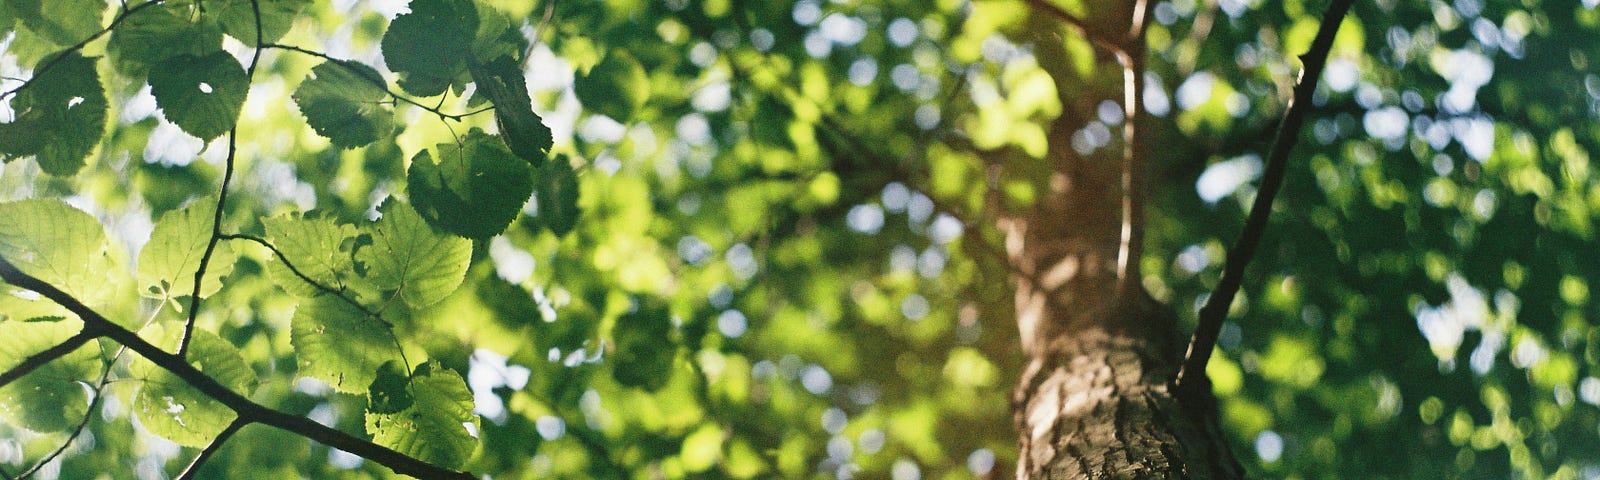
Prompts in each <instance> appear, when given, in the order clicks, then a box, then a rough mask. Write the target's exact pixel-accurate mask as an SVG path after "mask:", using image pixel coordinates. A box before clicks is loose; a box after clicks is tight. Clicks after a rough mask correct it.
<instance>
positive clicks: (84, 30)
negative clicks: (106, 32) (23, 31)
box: [5, 0, 106, 46]
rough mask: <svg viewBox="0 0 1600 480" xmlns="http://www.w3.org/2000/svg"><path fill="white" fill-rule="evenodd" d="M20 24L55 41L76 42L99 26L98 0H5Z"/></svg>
mask: <svg viewBox="0 0 1600 480" xmlns="http://www.w3.org/2000/svg"><path fill="white" fill-rule="evenodd" d="M5 3H6V6H7V7H9V8H10V10H11V14H12V15H15V16H16V19H17V20H21V21H22V26H24V27H27V28H28V30H32V31H33V32H34V33H37V34H39V36H40V37H43V38H45V39H47V40H49V41H51V42H53V43H55V44H56V45H61V46H68V45H72V44H76V43H78V42H80V41H83V40H84V39H86V38H89V36H90V35H94V33H95V32H97V31H99V30H100V14H101V12H104V11H105V10H106V2H104V1H102V0H5Z"/></svg>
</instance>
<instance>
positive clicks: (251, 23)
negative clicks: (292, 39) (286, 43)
mask: <svg viewBox="0 0 1600 480" xmlns="http://www.w3.org/2000/svg"><path fill="white" fill-rule="evenodd" d="M256 3H258V4H259V5H260V8H261V40H262V41H264V42H275V41H277V40H278V39H279V38H282V37H283V34H285V33H288V32H289V28H290V27H293V26H294V19H295V17H298V16H299V15H300V11H301V10H303V9H305V7H306V6H308V5H311V0H257V2H256ZM206 13H208V14H211V15H215V16H216V18H217V20H218V23H221V24H222V31H223V32H224V33H227V34H228V36H230V37H233V38H237V39H239V41H241V42H244V44H245V45H249V46H252V47H253V46H255V45H256V12H255V7H252V6H251V1H250V0H207V2H206Z"/></svg>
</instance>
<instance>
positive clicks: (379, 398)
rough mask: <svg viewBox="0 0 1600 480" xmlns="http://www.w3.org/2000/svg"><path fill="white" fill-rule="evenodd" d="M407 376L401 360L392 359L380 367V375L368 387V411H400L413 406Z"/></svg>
mask: <svg viewBox="0 0 1600 480" xmlns="http://www.w3.org/2000/svg"><path fill="white" fill-rule="evenodd" d="M409 383H410V382H409V380H407V378H406V369H405V367H403V366H401V365H400V362H397V361H394V360H390V361H387V362H384V364H383V366H381V367H378V377H377V378H375V379H373V380H372V386H371V387H369V388H368V389H367V411H368V412H370V413H398V412H400V411H401V410H405V409H406V408H407V407H410V406H411V403H412V398H413V397H412V396H411V390H409V389H408V388H407V387H409V386H410V385H409Z"/></svg>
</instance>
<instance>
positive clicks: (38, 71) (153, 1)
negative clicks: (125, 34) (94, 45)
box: [0, 0, 165, 100]
mask: <svg viewBox="0 0 1600 480" xmlns="http://www.w3.org/2000/svg"><path fill="white" fill-rule="evenodd" d="M163 1H165V0H150V1H149V2H145V3H141V4H139V5H136V6H134V7H133V8H129V9H125V10H123V11H122V13H120V14H117V18H113V19H111V24H110V25H106V28H102V29H100V31H98V32H94V35H90V36H89V38H85V39H83V41H81V42H78V43H76V44H74V45H72V46H70V47H67V49H66V50H62V51H61V52H59V53H67V52H76V51H79V50H83V47H84V46H85V45H88V44H89V42H93V41H94V40H95V39H97V38H100V37H102V36H104V35H105V34H107V33H110V32H111V30H114V29H116V28H117V26H118V25H121V24H122V22H123V21H124V20H127V19H128V17H131V16H133V14H134V13H136V12H138V11H140V10H144V9H145V8H147V7H151V6H154V5H157V4H160V3H161V2H163ZM63 57H66V55H59V54H58V55H56V56H54V57H50V60H48V61H45V62H44V63H43V64H40V65H39V67H38V68H35V69H33V78H30V79H28V81H26V82H22V85H17V88H13V89H10V90H6V92H5V93H0V100H4V99H6V97H10V96H12V95H16V94H18V93H22V91H23V90H27V89H28V87H30V86H33V81H34V80H35V79H38V78H39V75H42V74H44V73H45V72H48V71H50V69H51V68H55V66H56V63H57V62H60V61H61V59H62V58H63Z"/></svg>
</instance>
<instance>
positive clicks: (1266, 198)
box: [1177, 0, 1351, 392]
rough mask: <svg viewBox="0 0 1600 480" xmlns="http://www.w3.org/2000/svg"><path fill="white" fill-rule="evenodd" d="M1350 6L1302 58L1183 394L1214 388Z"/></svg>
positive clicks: (1198, 331) (1185, 371) (1327, 17)
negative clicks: (1225, 342) (1215, 356)
mask: <svg viewBox="0 0 1600 480" xmlns="http://www.w3.org/2000/svg"><path fill="white" fill-rule="evenodd" d="M1350 3H1351V1H1350V0H1333V4H1332V5H1329V6H1328V12H1327V13H1326V14H1324V15H1323V17H1322V25H1321V26H1320V27H1318V28H1317V37H1316V39H1315V40H1313V41H1312V42H1311V49H1310V50H1309V51H1307V52H1306V54H1305V55H1301V56H1300V61H1301V63H1303V64H1304V65H1305V68H1304V69H1302V70H1301V72H1300V80H1299V81H1298V82H1297V83H1296V84H1295V87H1294V98H1292V99H1290V100H1289V109H1288V111H1286V112H1284V114H1283V123H1282V124H1280V125H1279V126H1278V134H1277V137H1276V138H1274V139H1273V141H1272V150H1271V151H1270V152H1269V153H1268V154H1267V168H1266V171H1265V172H1264V173H1262V176H1261V188H1260V189H1259V190H1258V191H1257V192H1256V199H1255V202H1254V203H1252V204H1251V205H1250V216H1249V217H1248V218H1247V219H1245V224H1244V230H1242V231H1240V232H1239V238H1238V240H1235V241H1234V243H1233V248H1231V249H1229V250H1228V258H1227V261H1226V263H1224V264H1223V269H1222V279H1221V280H1219V281H1218V282H1217V289H1216V290H1215V291H1213V292H1212V293H1211V296H1210V297H1209V298H1207V299H1206V304H1205V306H1203V307H1200V320H1199V323H1198V324H1197V325H1196V326H1195V329H1194V337H1193V338H1192V339H1190V342H1189V353H1188V354H1187V355H1185V356H1184V359H1183V367H1182V368H1181V369H1180V370H1178V378H1177V388H1178V389H1179V391H1180V392H1182V391H1184V390H1193V389H1198V388H1200V387H1201V386H1203V385H1206V384H1208V382H1204V381H1202V379H1204V378H1205V370H1206V362H1208V361H1210V360H1211V350H1212V348H1214V347H1215V346H1216V344H1217V334H1218V332H1220V331H1221V329H1222V321H1223V320H1224V319H1226V318H1227V317H1228V306H1229V305H1231V304H1233V298H1234V295H1236V294H1238V293H1239V286H1240V285H1241V283H1242V282H1243V277H1244V268H1245V266H1247V265H1249V264H1250V260H1251V259H1252V258H1254V257H1255V252H1256V246H1257V245H1259V244H1260V243H1261V235H1262V234H1263V233H1265V231H1266V228H1267V216H1268V215H1270V214H1271V212H1272V200H1273V199H1274V198H1276V197H1277V195H1278V189H1279V187H1282V186H1283V174H1284V171H1285V169H1286V168H1287V167H1286V164H1287V163H1288V159H1289V151H1290V150H1293V149H1294V145H1295V141H1296V140H1297V139H1298V138H1299V135H1300V126H1301V125H1302V124H1304V123H1305V120H1306V112H1307V111H1309V109H1310V108H1311V93H1312V92H1313V91H1314V90H1316V87H1317V80H1318V79H1319V78H1321V77H1322V67H1323V66H1325V65H1327V63H1328V51H1329V50H1331V49H1332V47H1333V37H1334V35H1336V34H1337V33H1338V32H1339V23H1340V22H1341V21H1343V20H1344V16H1345V13H1347V12H1349V11H1350Z"/></svg>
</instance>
